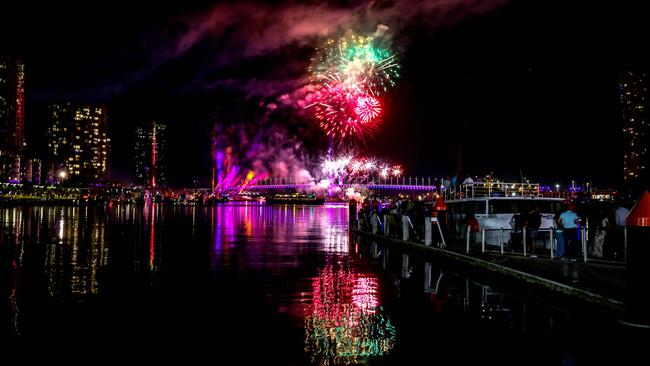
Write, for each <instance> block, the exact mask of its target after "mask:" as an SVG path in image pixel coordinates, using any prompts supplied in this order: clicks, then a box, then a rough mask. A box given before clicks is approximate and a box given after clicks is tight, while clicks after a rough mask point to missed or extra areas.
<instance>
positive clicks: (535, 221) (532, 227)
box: [526, 206, 544, 253]
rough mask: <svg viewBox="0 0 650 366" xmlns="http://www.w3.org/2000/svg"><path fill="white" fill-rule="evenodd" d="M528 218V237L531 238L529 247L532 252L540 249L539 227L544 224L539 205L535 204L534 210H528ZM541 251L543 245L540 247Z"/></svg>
mask: <svg viewBox="0 0 650 366" xmlns="http://www.w3.org/2000/svg"><path fill="white" fill-rule="evenodd" d="M527 218H528V220H527V224H526V236H527V237H528V238H527V239H530V243H529V245H528V246H529V248H530V252H531V253H533V252H535V251H537V250H538V245H537V238H538V235H539V227H540V226H542V215H541V214H540V213H539V207H537V206H534V207H533V209H532V210H530V211H529V212H528V217H527ZM539 249H540V251H543V249H544V248H543V246H542V247H541V248H539Z"/></svg>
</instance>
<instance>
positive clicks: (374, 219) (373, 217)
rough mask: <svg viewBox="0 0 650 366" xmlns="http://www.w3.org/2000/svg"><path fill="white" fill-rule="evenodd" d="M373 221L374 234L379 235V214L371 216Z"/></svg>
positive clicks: (374, 213)
mask: <svg viewBox="0 0 650 366" xmlns="http://www.w3.org/2000/svg"><path fill="white" fill-rule="evenodd" d="M370 217H371V220H372V233H373V234H377V231H378V228H377V220H378V219H379V218H378V217H377V213H376V212H373V213H372V214H371V215H370Z"/></svg>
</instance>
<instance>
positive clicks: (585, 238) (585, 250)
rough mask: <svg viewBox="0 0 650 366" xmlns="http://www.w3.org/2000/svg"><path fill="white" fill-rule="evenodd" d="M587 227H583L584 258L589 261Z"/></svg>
mask: <svg viewBox="0 0 650 366" xmlns="http://www.w3.org/2000/svg"><path fill="white" fill-rule="evenodd" d="M586 230H587V228H586V227H583V228H582V238H581V239H582V258H583V260H584V262H585V263H586V262H587V236H586V232H585V231H586Z"/></svg>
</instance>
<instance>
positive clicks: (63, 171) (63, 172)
mask: <svg viewBox="0 0 650 366" xmlns="http://www.w3.org/2000/svg"><path fill="white" fill-rule="evenodd" d="M67 175H68V173H66V172H65V170H62V171H60V172H59V178H61V181H60V184H63V180H64V179H65V177H66V176H67Z"/></svg>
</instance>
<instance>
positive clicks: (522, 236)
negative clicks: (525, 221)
mask: <svg viewBox="0 0 650 366" xmlns="http://www.w3.org/2000/svg"><path fill="white" fill-rule="evenodd" d="M521 239H522V242H523V245H522V246H523V247H524V257H525V256H526V254H527V253H526V227H525V226H524V227H523V229H522V230H521Z"/></svg>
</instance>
